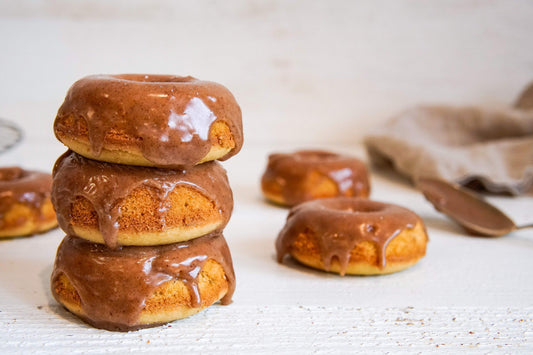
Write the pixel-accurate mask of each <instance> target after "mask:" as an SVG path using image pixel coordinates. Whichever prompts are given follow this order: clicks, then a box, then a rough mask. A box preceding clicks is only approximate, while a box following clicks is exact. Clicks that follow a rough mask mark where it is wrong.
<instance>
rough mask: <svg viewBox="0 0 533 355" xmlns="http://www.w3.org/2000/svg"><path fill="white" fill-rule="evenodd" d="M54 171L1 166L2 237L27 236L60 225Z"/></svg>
mask: <svg viewBox="0 0 533 355" xmlns="http://www.w3.org/2000/svg"><path fill="white" fill-rule="evenodd" d="M51 189H52V177H51V175H50V174H47V173H41V172H37V171H30V170H24V169H21V168H19V167H4V168H0V238H9V237H18V236H26V235H31V234H35V233H40V232H44V231H47V230H49V229H52V228H54V227H56V226H57V220H56V215H55V212H54V209H53V207H52V203H51V201H50V192H51Z"/></svg>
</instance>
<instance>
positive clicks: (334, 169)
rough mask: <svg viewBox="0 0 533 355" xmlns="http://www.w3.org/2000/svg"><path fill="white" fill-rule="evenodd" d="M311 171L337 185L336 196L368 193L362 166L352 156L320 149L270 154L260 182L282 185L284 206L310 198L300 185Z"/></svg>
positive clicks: (366, 177) (367, 184)
mask: <svg viewBox="0 0 533 355" xmlns="http://www.w3.org/2000/svg"><path fill="white" fill-rule="evenodd" d="M314 171H316V172H318V173H320V174H323V175H324V176H327V177H328V178H330V179H331V180H332V181H333V182H334V183H335V185H336V186H337V190H338V195H339V196H355V197H366V196H368V194H369V191H370V184H369V181H368V173H367V169H366V167H365V164H364V163H362V162H361V161H359V160H358V159H356V158H353V157H349V156H344V155H339V154H335V153H331V152H326V151H320V150H301V151H298V152H295V153H291V154H285V153H276V154H271V155H270V156H269V157H268V164H267V168H266V171H265V173H264V175H263V178H262V181H263V184H264V183H265V182H268V181H272V180H276V181H277V182H278V183H279V184H280V185H281V186H282V194H283V197H284V199H285V202H286V204H288V205H295V204H298V203H301V202H303V201H309V200H312V199H313V196H311V195H310V194H309V192H308V191H305V189H303V188H302V187H301V184H302V181H303V180H304V179H305V177H306V176H308V175H309V174H310V173H312V172H314Z"/></svg>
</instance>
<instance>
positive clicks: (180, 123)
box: [54, 74, 243, 168]
mask: <svg viewBox="0 0 533 355" xmlns="http://www.w3.org/2000/svg"><path fill="white" fill-rule="evenodd" d="M54 132H55V134H56V137H57V138H58V139H59V140H60V141H61V142H63V144H65V145H66V146H67V147H69V148H70V149H72V150H73V151H75V152H76V153H78V154H80V155H83V156H85V157H87V158H90V159H95V160H99V161H105V162H110V163H116V164H126V165H138V166H151V167H160V168H185V167H191V166H193V165H196V164H200V163H203V162H207V161H211V160H226V159H228V158H230V157H231V156H233V155H235V154H237V153H238V152H239V150H240V149H241V146H242V140H243V136H242V121H241V110H240V107H239V105H238V104H237V102H236V101H235V98H234V97H233V95H232V94H231V92H230V91H229V90H228V89H226V88H225V87H224V86H222V85H220V84H217V83H214V82H208V81H201V80H198V79H195V78H193V77H190V76H188V77H181V76H170V75H141V74H125V75H93V76H88V77H85V78H83V79H81V80H79V81H77V82H76V83H74V85H72V87H71V88H70V89H69V91H68V93H67V96H66V98H65V101H64V103H63V105H62V106H61V107H60V109H59V111H58V114H57V118H56V120H55V123H54Z"/></svg>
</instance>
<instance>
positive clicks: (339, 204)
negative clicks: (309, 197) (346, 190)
mask: <svg viewBox="0 0 533 355" xmlns="http://www.w3.org/2000/svg"><path fill="white" fill-rule="evenodd" d="M321 203H322V204H323V206H324V207H326V208H327V209H330V210H334V211H339V212H347V213H376V212H383V211H384V210H385V209H386V205H385V204H383V203H380V202H376V201H370V200H366V199H364V198H351V197H349V196H347V198H332V199H327V200H321Z"/></svg>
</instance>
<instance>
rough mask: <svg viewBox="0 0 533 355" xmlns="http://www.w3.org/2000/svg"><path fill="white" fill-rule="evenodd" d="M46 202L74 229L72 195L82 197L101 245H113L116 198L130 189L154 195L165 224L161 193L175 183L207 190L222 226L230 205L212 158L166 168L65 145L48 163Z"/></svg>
mask: <svg viewBox="0 0 533 355" xmlns="http://www.w3.org/2000/svg"><path fill="white" fill-rule="evenodd" d="M53 174H54V183H53V186H52V191H53V193H52V203H53V205H54V208H55V209H56V212H57V219H58V223H59V226H60V227H61V229H63V230H64V231H65V232H66V233H67V234H71V235H74V234H75V233H74V232H73V229H72V225H71V222H70V220H71V218H70V214H71V208H72V207H71V206H72V203H73V202H74V201H75V199H76V198H77V197H83V198H85V199H87V200H88V201H89V202H90V203H91V204H92V206H93V207H94V209H95V211H96V213H97V215H98V223H99V230H100V232H101V234H102V236H103V238H104V241H105V243H106V245H107V246H109V247H111V248H116V247H117V246H118V243H117V233H118V231H119V229H120V216H121V211H120V203H121V201H122V200H123V199H124V198H125V197H127V196H128V195H129V194H130V193H131V192H132V191H133V190H135V189H137V188H139V187H148V188H149V189H150V191H151V193H152V194H153V195H154V196H155V197H156V199H157V201H158V204H159V207H158V210H159V212H160V213H161V228H162V230H165V229H166V228H167V227H166V224H165V216H166V213H167V211H168V209H169V208H170V207H171V206H169V205H168V201H167V198H168V196H169V194H170V192H172V190H174V188H176V187H177V186H179V185H185V186H188V187H191V188H193V189H195V190H196V191H198V192H200V193H201V194H203V195H205V196H207V197H208V198H209V199H210V200H211V201H213V203H214V204H215V206H216V208H217V210H218V212H219V214H220V216H221V218H222V220H223V221H224V223H222V224H221V225H220V226H219V228H218V230H222V229H223V228H224V227H225V225H226V223H227V221H228V220H229V218H230V216H231V212H232V210H233V196H232V192H231V189H230V186H229V182H228V179H227V176H226V171H225V170H224V168H223V167H222V166H221V165H220V164H219V163H218V162H208V163H204V164H201V165H198V166H195V167H193V168H191V169H188V170H172V169H160V168H147V167H137V166H128V165H120V164H110V163H105V162H99V161H95V160H91V159H87V158H84V157H82V156H81V155H79V154H76V153H74V152H72V151H67V152H66V153H65V154H63V155H62V156H61V157H59V159H58V160H57V162H56V164H55V167H54V173H53Z"/></svg>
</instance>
